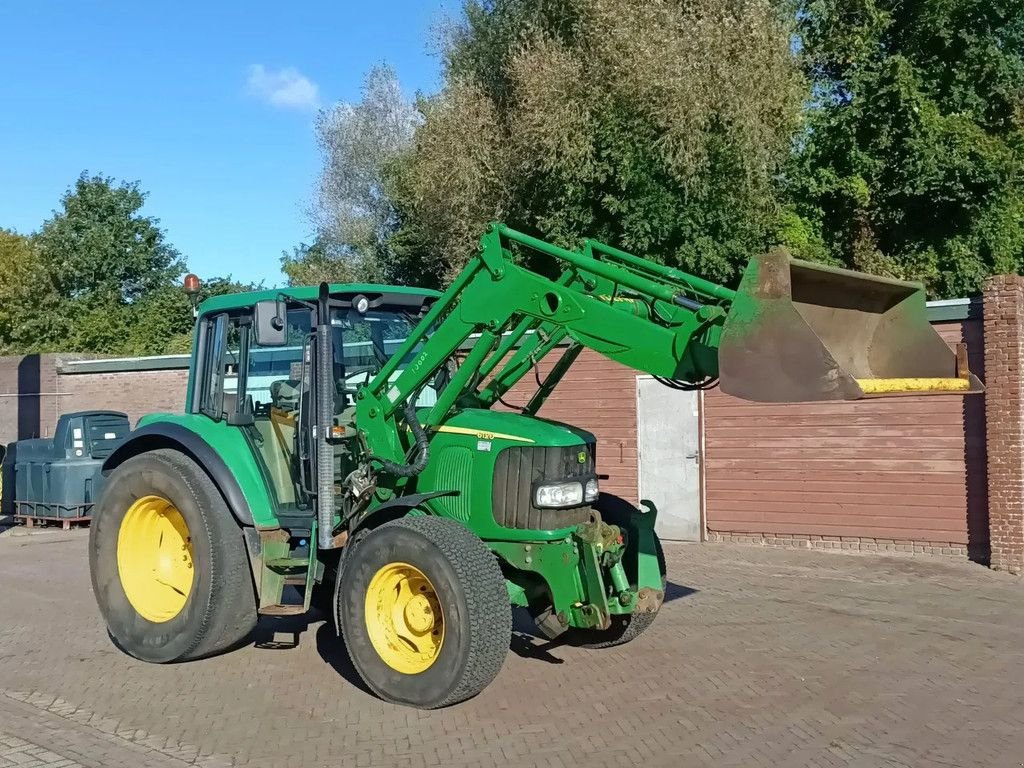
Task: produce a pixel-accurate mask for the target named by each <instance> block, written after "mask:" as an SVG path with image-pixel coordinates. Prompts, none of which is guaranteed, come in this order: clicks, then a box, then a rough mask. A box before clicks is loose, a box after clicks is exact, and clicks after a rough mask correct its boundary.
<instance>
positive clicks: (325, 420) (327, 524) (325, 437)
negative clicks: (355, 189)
mask: <svg viewBox="0 0 1024 768" xmlns="http://www.w3.org/2000/svg"><path fill="white" fill-rule="evenodd" d="M329 297H330V289H329V288H328V286H327V283H321V284H320V300H319V303H318V309H317V320H318V322H317V326H316V366H315V368H316V529H317V545H318V546H319V547H320V549H331V548H332V547H333V546H334V544H333V539H334V536H333V533H334V531H333V529H334V446H332V445H331V442H330V438H331V430H332V429H333V427H334V359H333V353H334V350H333V348H332V346H331V318H330V307H329Z"/></svg>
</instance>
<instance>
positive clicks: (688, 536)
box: [636, 376, 701, 541]
mask: <svg viewBox="0 0 1024 768" xmlns="http://www.w3.org/2000/svg"><path fill="white" fill-rule="evenodd" d="M636 397H637V443H638V448H639V456H640V459H639V460H640V467H639V470H640V471H639V475H640V498H641V499H650V500H651V501H652V502H654V505H655V507H657V510H658V522H657V525H656V528H655V530H657V532H658V535H659V536H660V537H661V538H663V539H668V540H674V541H700V538H701V536H700V534H701V530H700V528H701V526H700V434H699V426H698V417H697V407H698V406H697V402H698V400H697V398H698V397H699V393H697V392H681V391H679V390H676V389H672V388H671V387H666V386H665V385H664V384H661V383H660V382H658V381H656V380H655V379H652V378H650V377H647V376H640V377H637V387H636Z"/></svg>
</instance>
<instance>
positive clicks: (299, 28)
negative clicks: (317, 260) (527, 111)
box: [0, 0, 461, 285]
mask: <svg viewBox="0 0 1024 768" xmlns="http://www.w3.org/2000/svg"><path fill="white" fill-rule="evenodd" d="M460 5H461V4H460V3H459V2H458V0H447V1H446V2H440V1H438V0H377V2H373V3H364V2H356V1H354V0H341V2H338V0H335V1H334V2H330V1H328V0H307V1H306V2H295V3H284V2H262V1H251V2H244V3H243V2H215V3H214V2H205V3H200V2H191V1H187V2H174V3H146V2H138V0H135V1H134V2H125V1H124V0H118V1H117V2H102V3H100V2H90V3H85V2H76V1H75V0H66V1H64V2H58V1H57V0H31V2H25V0H0V18H2V20H3V31H4V34H3V40H4V43H3V45H2V46H0V227H4V228H8V229H15V230H18V231H20V232H25V233H28V232H31V231H33V230H35V229H37V228H38V227H39V225H40V224H41V223H42V222H43V221H44V220H45V219H46V218H48V217H49V216H50V215H51V212H52V211H53V209H54V208H56V207H57V205H58V203H59V200H60V196H61V195H62V194H63V192H64V191H65V190H66V189H67V187H68V186H69V185H71V184H72V183H73V182H74V180H75V178H76V177H77V176H78V174H79V173H81V172H82V171H83V170H88V171H90V172H93V173H95V172H101V173H103V174H106V175H109V176H114V177H116V178H118V179H125V180H138V181H140V182H141V184H142V188H143V189H145V190H147V191H148V192H149V199H148V201H147V205H146V213H147V214H149V215H153V216H156V217H158V218H159V219H160V220H161V225H162V226H163V227H164V228H165V229H166V231H167V236H168V240H169V241H170V242H171V243H172V244H174V245H175V246H176V247H177V248H178V249H179V250H180V251H181V252H182V254H183V255H184V256H185V257H186V259H187V261H188V265H189V268H190V269H192V270H193V271H195V272H197V273H198V274H200V275H201V276H211V275H220V276H225V275H228V274H230V275H232V276H233V277H235V278H236V279H240V280H253V281H259V280H264V281H265V282H266V284H267V285H274V284H275V283H277V282H279V281H280V280H281V273H280V269H279V261H280V254H281V251H282V250H285V249H290V248H291V246H293V245H296V244H297V243H298V242H299V241H301V240H307V241H308V240H309V238H310V235H311V226H310V224H309V221H308V217H307V215H306V210H307V208H308V205H309V203H310V200H311V198H312V194H313V187H314V183H315V181H316V176H317V174H318V172H319V168H320V158H319V153H318V151H317V148H316V142H315V138H314V135H313V121H314V119H315V116H316V108H317V107H318V106H324V105H329V104H331V103H333V102H336V101H353V100H357V99H358V98H359V90H360V86H361V82H362V78H363V75H364V73H365V72H366V70H367V69H368V68H369V67H371V66H372V65H374V64H375V63H379V62H382V61H386V62H387V63H389V64H391V65H392V66H393V67H394V68H395V69H396V70H397V72H398V75H399V79H400V81H401V83H402V86H403V88H404V89H405V90H406V91H407V92H408V93H409V94H410V95H411V94H412V93H414V92H415V91H417V90H424V91H432V90H434V89H436V87H437V83H438V70H439V62H438V60H437V58H436V56H435V55H434V54H433V53H432V51H431V49H430V45H429V40H430V37H431V29H432V27H433V26H434V25H435V24H436V23H437V22H438V21H439V20H440V19H442V18H443V17H444V15H445V14H455V13H457V12H458V10H459V7H460Z"/></svg>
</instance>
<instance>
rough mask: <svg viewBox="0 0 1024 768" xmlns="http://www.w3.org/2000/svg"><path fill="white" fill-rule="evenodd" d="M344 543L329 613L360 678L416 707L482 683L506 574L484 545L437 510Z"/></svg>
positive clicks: (503, 633) (503, 648)
mask: <svg viewBox="0 0 1024 768" xmlns="http://www.w3.org/2000/svg"><path fill="white" fill-rule="evenodd" d="M353 546H354V549H353V550H352V551H350V552H348V553H347V555H346V556H345V557H344V558H343V560H342V574H341V585H340V589H339V591H338V615H339V618H340V623H341V632H342V636H343V637H344V640H345V645H346V647H347V648H348V653H349V657H350V658H351V659H352V664H353V665H354V666H355V668H356V671H357V672H359V675H360V677H362V679H363V681H364V682H365V683H366V685H367V686H368V687H369V688H370V689H371V690H372V691H373V692H374V693H376V694H377V695H378V696H380V697H381V698H382V699H384V700H386V701H390V702H394V703H399V704H408V705H412V706H414V707H420V708H423V709H433V708H436V707H444V706H448V705H450V704H455V703H457V702H459V701H463V700H465V699H468V698H470V697H472V696H475V695H476V694H478V693H479V692H480V691H482V690H483V689H484V688H486V687H487V685H488V684H489V683H490V682H491V681H492V680H493V679H494V678H495V677H496V676H497V674H498V672H499V671H501V666H502V664H503V663H504V660H505V657H506V655H507V654H508V648H509V640H510V638H511V635H512V610H511V606H510V604H509V600H508V591H507V589H506V587H505V578H504V576H503V575H502V573H501V568H500V567H499V566H498V562H497V559H496V558H495V557H494V555H493V553H491V551H490V550H489V549H488V548H487V546H486V545H485V544H484V543H483V542H482V541H481V540H480V539H479V538H477V537H476V536H475V535H473V534H472V533H471V532H470V531H469V530H467V529H466V528H465V527H464V526H462V525H460V524H459V523H457V522H455V521H453V520H447V519H444V518H436V517H406V518H401V519H399V520H395V521H393V522H390V523H387V524H385V525H382V526H381V527H380V528H377V529H376V530H374V531H372V532H371V533H370V534H369V535H368V536H366V537H365V538H364V539H362V540H360V541H358V542H357V543H356V544H354V545H353Z"/></svg>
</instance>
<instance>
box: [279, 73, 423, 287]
mask: <svg viewBox="0 0 1024 768" xmlns="http://www.w3.org/2000/svg"><path fill="white" fill-rule="evenodd" d="M418 120H419V118H418V115H417V113H416V111H415V109H414V108H413V106H412V104H410V103H409V102H408V101H406V99H405V98H404V97H403V96H402V92H401V88H400V87H399V84H398V78H397V77H396V76H395V73H394V71H393V70H392V69H391V68H389V67H387V66H378V67H374V68H373V69H371V70H370V72H369V73H368V74H367V75H366V79H365V81H364V83H363V92H362V100H361V101H360V102H359V103H356V104H347V103H340V104H336V105H334V106H333V107H331V108H329V109H325V110H322V111H321V112H320V115H319V117H318V118H317V122H316V137H317V143H318V144H319V146H320V150H321V153H322V155H323V159H324V168H323V172H322V173H321V175H320V180H319V184H318V186H317V197H316V202H315V204H314V206H313V210H312V217H313V221H314V222H315V224H316V231H317V237H316V241H315V243H314V244H313V245H311V246H307V245H306V244H302V245H300V246H299V247H298V248H296V249H295V250H294V251H293V253H292V254H284V257H283V259H282V270H283V271H284V273H285V274H286V275H287V276H288V279H289V281H290V283H291V284H292V285H309V284H315V283H318V282H321V281H327V282H349V281H352V280H354V279H362V280H366V281H369V280H373V279H374V278H376V277H377V275H378V273H379V271H380V265H381V264H384V263H386V262H387V261H388V260H389V259H390V256H391V249H390V244H389V239H390V237H391V235H392V233H393V232H394V228H395V223H396V222H395V210H394V206H393V205H392V200H391V196H390V194H389V192H388V189H387V171H388V168H389V167H390V165H391V164H392V163H394V162H395V161H396V159H397V158H398V156H399V155H400V154H401V153H402V152H403V151H405V150H406V149H408V147H409V144H410V142H411V140H412V135H413V131H414V129H415V127H416V124H417V122H418Z"/></svg>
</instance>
